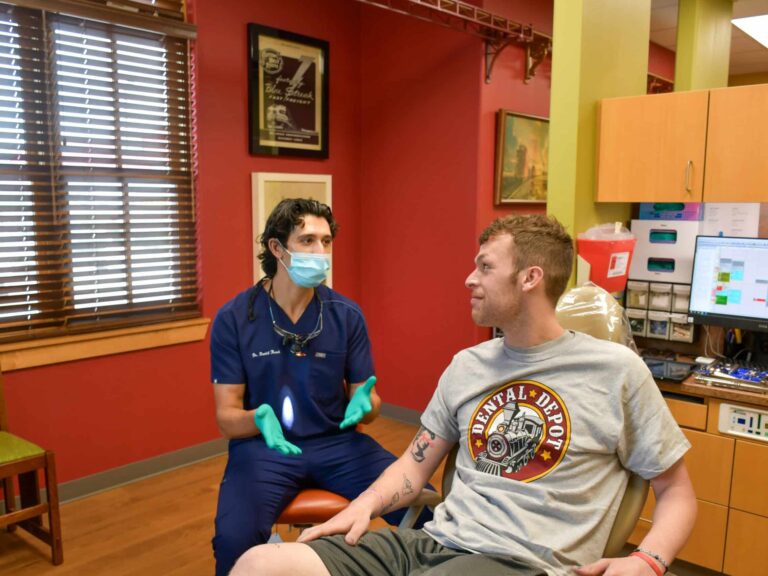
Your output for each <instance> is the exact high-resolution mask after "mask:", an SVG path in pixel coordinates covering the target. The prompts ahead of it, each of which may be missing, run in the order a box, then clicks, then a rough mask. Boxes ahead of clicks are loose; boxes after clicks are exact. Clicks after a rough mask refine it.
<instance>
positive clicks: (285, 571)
mask: <svg viewBox="0 0 768 576" xmlns="http://www.w3.org/2000/svg"><path fill="white" fill-rule="evenodd" d="M256 574H258V576H301V575H302V574H306V575H310V576H323V575H325V576H330V575H329V573H328V570H327V569H326V568H325V565H324V564H323V562H322V560H320V557H319V556H318V555H317V554H315V552H314V551H313V550H312V548H310V547H309V546H307V545H305V544H296V543H288V544H262V545H260V546H254V547H253V548H251V549H250V550H248V551H247V552H246V553H245V554H243V555H242V556H240V558H239V559H238V561H237V562H235V566H234V568H232V571H231V572H230V573H229V576H253V575H256Z"/></svg>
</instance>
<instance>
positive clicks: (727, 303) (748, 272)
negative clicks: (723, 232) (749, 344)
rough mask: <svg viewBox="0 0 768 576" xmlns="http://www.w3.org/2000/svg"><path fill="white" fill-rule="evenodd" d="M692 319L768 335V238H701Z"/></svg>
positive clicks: (696, 257) (695, 261)
mask: <svg viewBox="0 0 768 576" xmlns="http://www.w3.org/2000/svg"><path fill="white" fill-rule="evenodd" d="M688 314H689V316H690V317H691V318H692V319H693V322H694V323H696V324H710V325H715V326H726V327H728V328H741V329H744V330H753V331H759V332H768V238H735V237H727V236H697V237H696V250H695V252H694V257H693V274H692V277H691V299H690V304H689V310H688Z"/></svg>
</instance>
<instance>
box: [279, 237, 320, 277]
mask: <svg viewBox="0 0 768 576" xmlns="http://www.w3.org/2000/svg"><path fill="white" fill-rule="evenodd" d="M280 246H281V247H282V248H283V250H285V251H286V252H287V253H288V254H289V255H290V257H291V265H290V266H286V265H285V263H284V262H283V261H282V259H281V260H280V264H282V265H283V267H284V268H285V269H286V271H287V272H288V276H290V277H291V280H293V282H294V284H296V285H298V286H301V287H302V288H315V287H316V286H319V285H320V284H322V282H323V281H324V280H325V279H326V278H327V276H328V270H329V269H330V268H331V261H330V258H329V257H328V254H311V253H309V252H289V251H288V249H287V248H285V247H284V246H283V245H282V244H281V245H280Z"/></svg>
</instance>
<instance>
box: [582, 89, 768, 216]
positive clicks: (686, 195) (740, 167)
mask: <svg viewBox="0 0 768 576" xmlns="http://www.w3.org/2000/svg"><path fill="white" fill-rule="evenodd" d="M767 109H768V84H759V85H754V86H738V87H734V88H721V89H717V90H700V91H691V92H673V93H669V94H654V95H649V96H637V97H631V98H609V99H606V100H603V101H601V103H600V113H599V119H600V125H599V130H598V133H599V136H598V137H599V141H598V164H597V195H596V200H597V201H598V202H760V201H763V200H764V199H765V197H766V192H765V190H766V186H768V163H767V162H765V161H764V156H765V150H766V149H768V114H766V113H765V110H767Z"/></svg>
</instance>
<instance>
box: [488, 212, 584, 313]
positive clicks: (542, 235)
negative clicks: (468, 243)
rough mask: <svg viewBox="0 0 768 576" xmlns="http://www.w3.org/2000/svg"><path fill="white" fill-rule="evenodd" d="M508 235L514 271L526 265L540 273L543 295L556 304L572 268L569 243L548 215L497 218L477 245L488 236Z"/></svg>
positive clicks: (571, 245) (555, 222) (558, 225)
mask: <svg viewBox="0 0 768 576" xmlns="http://www.w3.org/2000/svg"><path fill="white" fill-rule="evenodd" d="M502 234H509V235H510V236H512V241H513V243H514V247H515V262H514V271H515V272H516V273H517V272H519V271H520V270H522V269H524V268H528V267H529V266H540V267H541V268H542V269H543V270H544V279H545V280H546V282H545V288H546V293H547V296H548V297H549V299H550V300H551V301H552V302H553V303H555V304H556V303H557V300H558V298H560V295H561V294H562V293H563V292H564V291H565V288H566V286H567V285H568V280H569V279H570V277H571V270H572V269H573V240H572V239H571V237H570V235H569V234H568V232H566V230H565V228H564V227H563V225H562V224H561V223H560V222H558V221H557V219H556V218H554V217H552V216H545V215H543V214H518V215H513V216H505V217H503V218H497V219H496V220H494V221H493V222H491V224H490V225H489V226H488V227H487V228H486V229H485V230H483V232H482V234H480V244H485V243H486V242H487V241H488V239H489V238H491V237H492V236H499V235H502Z"/></svg>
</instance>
